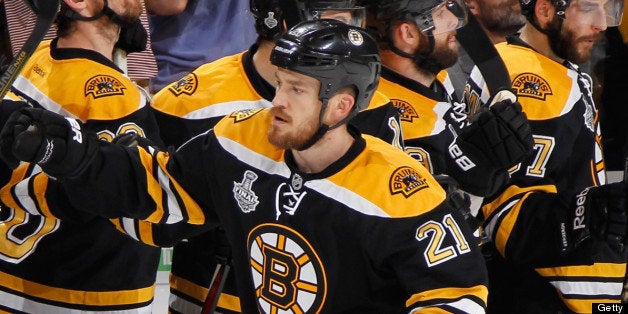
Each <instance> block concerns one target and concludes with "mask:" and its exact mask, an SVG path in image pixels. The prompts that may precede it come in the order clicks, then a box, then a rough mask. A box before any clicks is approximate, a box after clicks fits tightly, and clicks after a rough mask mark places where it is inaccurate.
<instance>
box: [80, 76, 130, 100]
mask: <svg viewBox="0 0 628 314" xmlns="http://www.w3.org/2000/svg"><path fill="white" fill-rule="evenodd" d="M125 89H126V86H124V84H122V83H121V82H120V81H119V80H118V79H117V78H115V77H113V76H110V75H96V76H94V77H92V78H90V79H89V80H87V83H85V97H87V96H89V95H92V97H94V98H100V97H107V96H114V95H124V90H125Z"/></svg>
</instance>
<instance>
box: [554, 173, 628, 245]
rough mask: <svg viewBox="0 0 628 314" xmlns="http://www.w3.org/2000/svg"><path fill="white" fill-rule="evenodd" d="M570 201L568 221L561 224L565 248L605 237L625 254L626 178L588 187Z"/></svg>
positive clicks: (604, 238) (627, 202)
mask: <svg viewBox="0 0 628 314" xmlns="http://www.w3.org/2000/svg"><path fill="white" fill-rule="evenodd" d="M570 205H571V206H570V207H569V208H568V210H569V214H568V215H567V219H566V221H563V222H561V224H560V240H561V246H562V250H563V251H564V252H569V251H571V250H573V249H575V248H577V247H579V246H580V245H581V244H582V243H583V242H584V241H585V240H587V239H589V238H593V239H595V240H598V241H606V242H607V243H608V245H609V247H610V248H611V249H613V250H615V251H617V252H618V253H620V254H623V251H624V247H625V240H626V226H627V224H626V222H627V216H626V211H627V210H628V185H627V184H626V183H625V182H617V183H611V184H606V185H601V186H594V187H589V188H586V189H584V190H583V191H582V192H580V193H578V195H576V196H575V198H574V199H573V200H572V203H571V204H570Z"/></svg>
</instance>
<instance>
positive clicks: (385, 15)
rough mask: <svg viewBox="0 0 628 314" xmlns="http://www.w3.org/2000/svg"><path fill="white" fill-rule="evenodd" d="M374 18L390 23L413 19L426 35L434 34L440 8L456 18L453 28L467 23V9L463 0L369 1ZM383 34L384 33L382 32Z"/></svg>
mask: <svg viewBox="0 0 628 314" xmlns="http://www.w3.org/2000/svg"><path fill="white" fill-rule="evenodd" d="M371 2H372V4H371V5H370V6H371V7H372V9H373V10H374V12H375V19H376V20H378V21H380V22H384V23H385V24H387V25H390V23H391V22H393V21H413V22H414V23H416V25H417V26H418V27H419V29H420V30H421V31H422V32H423V33H425V34H426V35H435V33H434V28H435V21H436V20H437V19H439V15H438V14H433V13H437V12H440V10H442V9H446V10H448V11H449V12H451V13H452V14H453V15H454V16H455V18H457V20H458V24H457V25H456V26H455V28H456V29H457V28H460V27H462V26H464V25H465V24H466V23H467V10H466V7H465V4H464V2H463V0H386V1H371ZM382 35H385V34H382Z"/></svg>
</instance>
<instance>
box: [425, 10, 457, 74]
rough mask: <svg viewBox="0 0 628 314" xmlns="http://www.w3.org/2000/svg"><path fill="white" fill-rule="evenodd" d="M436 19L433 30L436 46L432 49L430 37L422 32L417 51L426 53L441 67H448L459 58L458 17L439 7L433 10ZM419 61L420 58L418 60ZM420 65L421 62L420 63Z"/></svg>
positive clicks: (428, 57) (429, 58)
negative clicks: (457, 39)
mask: <svg viewBox="0 0 628 314" xmlns="http://www.w3.org/2000/svg"><path fill="white" fill-rule="evenodd" d="M432 18H433V19H434V30H433V31H432V34H435V35H433V37H434V38H433V39H434V47H433V49H430V48H431V47H430V45H431V42H430V39H429V38H428V37H427V35H426V34H425V33H423V32H421V39H420V42H419V47H418V49H417V53H421V54H423V53H426V51H430V50H431V52H430V53H429V55H428V56H427V59H428V60H433V61H435V62H436V64H438V65H439V66H440V67H441V68H443V69H445V68H448V67H450V66H452V65H454V64H455V63H456V61H457V60H458V42H456V28H457V27H458V18H457V17H456V16H455V15H454V14H453V13H452V12H451V11H449V10H447V9H446V8H444V7H442V8H438V9H435V10H434V11H433V12H432ZM417 61H419V60H417ZM418 65H419V66H420V64H418Z"/></svg>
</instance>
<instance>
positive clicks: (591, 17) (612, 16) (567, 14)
mask: <svg viewBox="0 0 628 314" xmlns="http://www.w3.org/2000/svg"><path fill="white" fill-rule="evenodd" d="M550 2H551V3H552V5H554V8H555V9H556V15H557V16H558V17H560V18H563V19H565V18H573V19H574V20H576V21H578V22H579V23H580V24H586V25H593V26H608V27H611V26H618V25H619V24H620V23H621V19H622V15H623V10H624V0H608V1H606V2H604V3H601V2H599V1H586V3H585V1H583V0H551V1H550ZM519 4H520V5H521V14H523V15H524V16H525V17H526V19H528V21H530V22H531V23H532V24H533V25H535V27H537V26H536V22H535V21H534V19H533V17H534V7H535V6H536V0H519ZM570 6H574V7H576V9H575V10H567V9H568V8H569V7H570ZM600 17H603V18H600ZM537 28H538V27H537Z"/></svg>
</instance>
